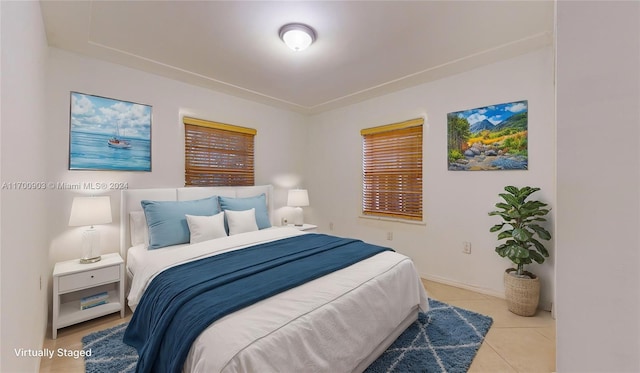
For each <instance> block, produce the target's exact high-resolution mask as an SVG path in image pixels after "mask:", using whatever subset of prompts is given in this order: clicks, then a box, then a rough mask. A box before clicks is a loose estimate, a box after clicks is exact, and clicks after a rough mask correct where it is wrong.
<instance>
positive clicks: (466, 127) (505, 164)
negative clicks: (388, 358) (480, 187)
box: [447, 100, 529, 171]
mask: <svg viewBox="0 0 640 373" xmlns="http://www.w3.org/2000/svg"><path fill="white" fill-rule="evenodd" d="M528 113H529V105H528V101H527V100H524V101H515V102H509V103H505V104H498V105H491V106H486V107H481V108H477V109H470V110H464V111H458V112H454V113H449V114H447V138H448V163H449V170H450V171H489V170H527V169H528V167H529V155H528V145H527V139H528V136H527V129H528Z"/></svg>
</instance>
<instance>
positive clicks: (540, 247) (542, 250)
mask: <svg viewBox="0 0 640 373" xmlns="http://www.w3.org/2000/svg"><path fill="white" fill-rule="evenodd" d="M531 242H533V246H535V247H536V250H538V251H539V252H540V254H542V255H543V256H544V257H546V258H548V257H549V252H548V251H547V249H546V248H545V247H544V245H543V244H542V242H540V241H538V240H536V239H535V238H532V239H531Z"/></svg>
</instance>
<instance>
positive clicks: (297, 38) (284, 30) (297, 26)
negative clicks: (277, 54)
mask: <svg viewBox="0 0 640 373" xmlns="http://www.w3.org/2000/svg"><path fill="white" fill-rule="evenodd" d="M279 35H280V39H282V41H284V43H285V44H286V45H287V46H288V47H289V48H291V49H293V50H294V51H296V52H298V51H301V50H304V49H307V47H308V46H310V45H311V43H313V42H314V41H315V40H316V32H315V31H313V29H312V28H311V27H309V26H307V25H303V24H302V23H289V24H286V25H284V26H282V27H281V28H280V32H279Z"/></svg>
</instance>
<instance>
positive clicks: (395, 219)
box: [358, 215, 427, 226]
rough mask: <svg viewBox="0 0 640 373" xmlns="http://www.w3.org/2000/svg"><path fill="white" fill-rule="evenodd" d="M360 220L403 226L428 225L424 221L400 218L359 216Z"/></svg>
mask: <svg viewBox="0 0 640 373" xmlns="http://www.w3.org/2000/svg"><path fill="white" fill-rule="evenodd" d="M358 217H359V218H360V219H368V220H381V221H389V222H394V223H403V224H411V225H424V226H426V225H427V222H426V221H424V220H409V219H399V218H385V217H383V216H371V215H359V216H358Z"/></svg>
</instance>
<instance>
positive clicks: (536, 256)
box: [529, 250, 544, 264]
mask: <svg viewBox="0 0 640 373" xmlns="http://www.w3.org/2000/svg"><path fill="white" fill-rule="evenodd" d="M529 257H530V258H531V259H533V260H535V261H536V263H538V264H542V263H544V257H543V256H542V255H540V254H538V253H537V252H535V251H533V250H529Z"/></svg>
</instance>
